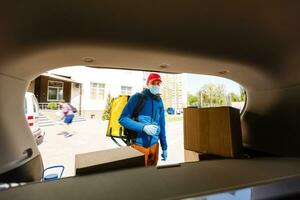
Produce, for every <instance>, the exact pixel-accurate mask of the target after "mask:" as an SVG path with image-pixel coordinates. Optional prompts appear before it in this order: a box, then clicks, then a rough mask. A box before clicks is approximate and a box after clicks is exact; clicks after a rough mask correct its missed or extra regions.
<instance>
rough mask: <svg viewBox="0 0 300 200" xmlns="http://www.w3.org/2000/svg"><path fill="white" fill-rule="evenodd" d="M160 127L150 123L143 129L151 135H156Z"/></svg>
mask: <svg viewBox="0 0 300 200" xmlns="http://www.w3.org/2000/svg"><path fill="white" fill-rule="evenodd" d="M158 128H159V127H158V126H156V125H152V124H150V125H145V126H144V128H143V131H144V132H145V133H147V134H148V135H150V136H154V135H156V133H157V129H158Z"/></svg>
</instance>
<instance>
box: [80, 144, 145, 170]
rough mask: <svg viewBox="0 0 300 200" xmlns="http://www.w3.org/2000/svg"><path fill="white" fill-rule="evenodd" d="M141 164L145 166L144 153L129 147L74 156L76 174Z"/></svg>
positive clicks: (139, 165) (140, 165) (126, 167)
mask: <svg viewBox="0 0 300 200" xmlns="http://www.w3.org/2000/svg"><path fill="white" fill-rule="evenodd" d="M142 166H145V156H144V154H143V153H141V152H139V151H137V150H135V149H133V148H131V147H121V148H116V149H109V150H104V151H96V152H89V153H83V154H77V155H76V156H75V171H76V175H84V174H90V173H99V172H107V171H113V170H120V169H128V168H133V167H142Z"/></svg>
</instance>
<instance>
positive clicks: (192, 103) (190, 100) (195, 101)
mask: <svg viewBox="0 0 300 200" xmlns="http://www.w3.org/2000/svg"><path fill="white" fill-rule="evenodd" d="M198 101H199V100H198V97H197V96H194V95H192V94H188V105H189V106H196V105H198Z"/></svg>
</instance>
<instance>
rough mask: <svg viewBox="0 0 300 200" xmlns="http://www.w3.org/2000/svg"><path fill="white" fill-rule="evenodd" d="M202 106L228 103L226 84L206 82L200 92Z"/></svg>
mask: <svg viewBox="0 0 300 200" xmlns="http://www.w3.org/2000/svg"><path fill="white" fill-rule="evenodd" d="M198 98H199V103H200V106H203V107H207V106H221V105H225V104H226V102H227V101H226V95H225V85H223V84H217V85H216V84H213V83H208V84H204V85H203V86H202V87H201V89H200V90H199V92H198Z"/></svg>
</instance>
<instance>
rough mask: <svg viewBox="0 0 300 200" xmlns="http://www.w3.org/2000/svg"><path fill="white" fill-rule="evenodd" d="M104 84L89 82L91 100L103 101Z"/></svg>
mask: <svg viewBox="0 0 300 200" xmlns="http://www.w3.org/2000/svg"><path fill="white" fill-rule="evenodd" d="M104 90H105V84H103V83H93V82H91V99H93V100H104Z"/></svg>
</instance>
